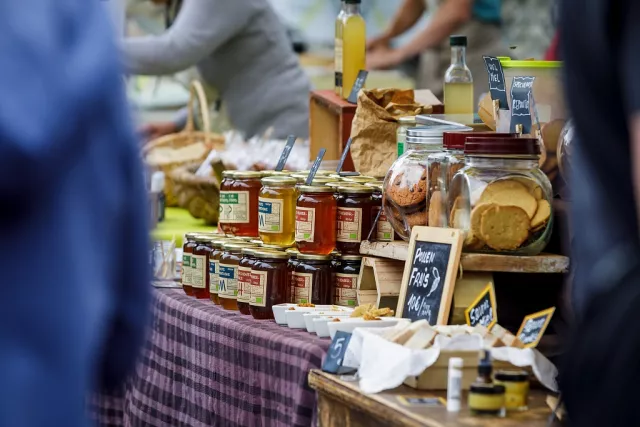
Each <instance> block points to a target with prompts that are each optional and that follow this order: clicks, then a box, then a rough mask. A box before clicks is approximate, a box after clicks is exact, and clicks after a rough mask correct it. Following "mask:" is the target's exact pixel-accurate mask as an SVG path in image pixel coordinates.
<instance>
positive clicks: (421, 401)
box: [398, 396, 447, 408]
mask: <svg viewBox="0 0 640 427" xmlns="http://www.w3.org/2000/svg"><path fill="white" fill-rule="evenodd" d="M398 401H399V402H400V403H402V404H403V405H404V406H423V407H427V408H437V407H439V406H447V401H446V400H444V399H443V398H442V397H437V396H398Z"/></svg>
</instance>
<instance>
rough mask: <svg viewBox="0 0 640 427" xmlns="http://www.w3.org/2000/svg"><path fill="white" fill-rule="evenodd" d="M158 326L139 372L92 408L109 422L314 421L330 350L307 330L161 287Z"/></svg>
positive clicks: (218, 423)
mask: <svg viewBox="0 0 640 427" xmlns="http://www.w3.org/2000/svg"><path fill="white" fill-rule="evenodd" d="M154 294H155V299H154V306H153V311H154V315H153V327H152V330H151V333H150V335H149V337H148V339H147V342H146V345H145V349H144V351H143V354H142V356H141V360H140V361H139V363H138V366H137V368H136V371H135V374H134V375H133V376H132V378H130V379H129V381H128V383H127V385H126V387H124V388H123V390H121V391H120V392H119V393H117V394H109V395H106V394H103V395H99V396H93V397H92V399H91V401H90V404H89V408H90V409H89V410H90V412H91V415H92V417H93V418H94V419H95V420H97V421H98V423H99V424H100V425H109V426H122V425H124V426H149V425H151V426H156V427H159V426H243V427H249V426H283V427H284V426H286V427H289V426H309V425H312V424H314V423H315V416H316V413H315V412H316V397H315V393H314V392H313V390H311V389H310V388H309V386H308V384H307V375H308V373H309V371H310V370H311V369H314V368H319V367H320V366H321V363H322V358H323V356H324V354H325V353H326V351H327V348H328V347H329V344H330V341H329V340H328V339H320V338H318V337H317V336H315V335H312V334H309V333H307V332H306V331H300V330H298V331H296V330H292V329H289V328H287V327H282V326H278V325H277V324H276V323H275V322H274V321H273V320H269V321H257V320H254V319H253V318H252V317H251V316H244V315H242V314H240V313H238V312H230V311H225V310H223V309H222V308H219V307H218V306H215V305H214V304H213V303H211V302H210V301H208V300H196V299H194V298H192V297H188V296H186V295H185V294H184V293H183V292H182V290H174V289H171V290H169V289H164V290H160V289H156V290H155V292H154Z"/></svg>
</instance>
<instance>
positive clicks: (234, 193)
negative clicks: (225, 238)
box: [219, 171, 262, 237]
mask: <svg viewBox="0 0 640 427" xmlns="http://www.w3.org/2000/svg"><path fill="white" fill-rule="evenodd" d="M225 174H226V179H225V180H223V181H222V184H221V186H220V219H219V221H220V224H221V226H222V230H223V231H224V232H225V233H226V234H231V235H234V236H247V237H257V236H258V198H259V195H260V189H261V188H262V183H261V182H260V178H261V177H262V173H261V172H255V171H242V172H241V171H235V172H232V173H230V172H228V171H225V173H223V177H224V176H225Z"/></svg>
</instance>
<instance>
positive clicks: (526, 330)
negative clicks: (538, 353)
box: [517, 307, 556, 348]
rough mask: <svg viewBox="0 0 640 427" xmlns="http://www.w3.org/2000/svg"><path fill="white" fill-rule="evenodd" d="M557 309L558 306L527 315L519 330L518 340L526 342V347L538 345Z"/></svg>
mask: <svg viewBox="0 0 640 427" xmlns="http://www.w3.org/2000/svg"><path fill="white" fill-rule="evenodd" d="M555 311H556V308H555V307H553V308H549V309H546V310H542V311H539V312H537V313H534V314H530V315H528V316H527V317H525V318H524V321H523V322H522V325H521V326H520V330H519V331H518V335H517V336H518V340H519V341H520V342H521V343H522V344H524V346H525V347H526V348H533V347H535V346H537V345H538V343H539V342H540V339H541V338H542V336H543V335H544V332H545V331H546V330H547V326H549V322H551V318H552V317H553V313H554V312H555Z"/></svg>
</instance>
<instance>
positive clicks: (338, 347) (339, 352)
mask: <svg viewBox="0 0 640 427" xmlns="http://www.w3.org/2000/svg"><path fill="white" fill-rule="evenodd" d="M349 341H351V334H350V333H349V332H344V331H336V334H335V335H334V336H333V340H332V341H331V345H330V346H329V350H327V357H326V358H325V359H324V363H323V364H322V370H323V371H325V372H329V373H330V374H338V373H341V371H342V370H341V369H340V368H342V362H343V361H344V355H345V354H346V352H347V346H348V345H349Z"/></svg>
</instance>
